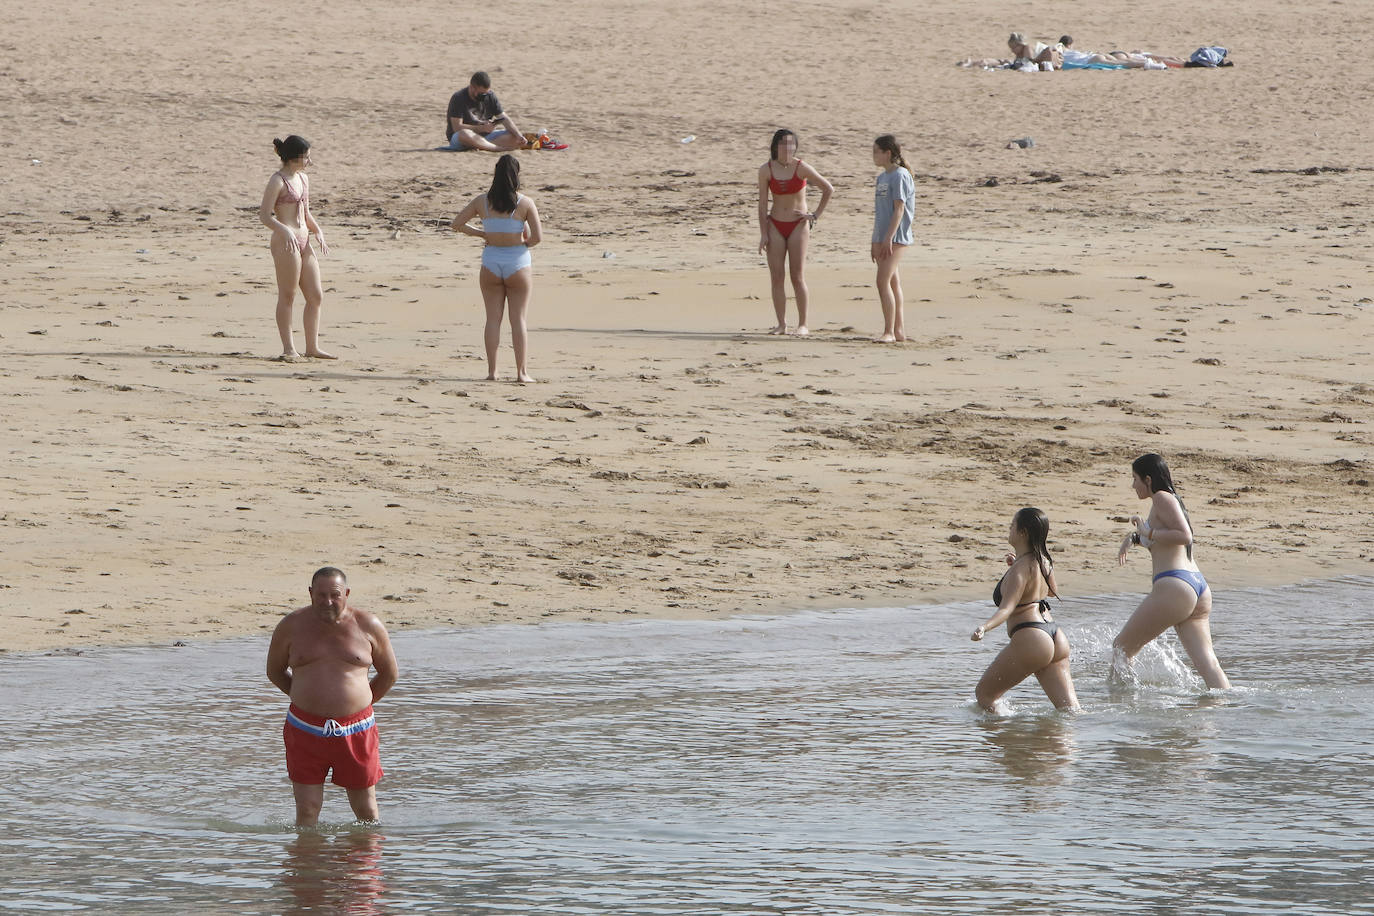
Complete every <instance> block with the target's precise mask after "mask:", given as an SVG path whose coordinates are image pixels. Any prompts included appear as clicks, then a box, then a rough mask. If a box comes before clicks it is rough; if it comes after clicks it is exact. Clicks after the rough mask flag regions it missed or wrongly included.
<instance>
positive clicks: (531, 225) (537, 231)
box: [525, 197, 544, 248]
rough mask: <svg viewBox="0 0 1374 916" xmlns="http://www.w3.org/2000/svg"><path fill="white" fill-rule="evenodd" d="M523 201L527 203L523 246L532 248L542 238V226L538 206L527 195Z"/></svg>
mask: <svg viewBox="0 0 1374 916" xmlns="http://www.w3.org/2000/svg"><path fill="white" fill-rule="evenodd" d="M525 203H527V204H529V208H530V209H529V212H527V213H526V214H525V223H526V226H525V247H526V248H533V247H534V246H535V245H538V244H539V243H540V242H542V241H543V240H544V227H543V225H542V224H541V223H540V222H539V208H538V207H536V206H535V205H534V201H532V200H530V199H529V198H528V197H526V198H525Z"/></svg>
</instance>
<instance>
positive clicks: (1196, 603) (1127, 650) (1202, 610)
mask: <svg viewBox="0 0 1374 916" xmlns="http://www.w3.org/2000/svg"><path fill="white" fill-rule="evenodd" d="M1131 477H1132V486H1133V487H1134V488H1135V495H1136V496H1137V497H1138V498H1140V499H1148V500H1150V512H1149V515H1148V516H1147V517H1146V518H1141V517H1139V516H1132V517H1131V523H1132V524H1133V525H1134V526H1135V531H1133V532H1132V533H1131V534H1129V535H1127V536H1126V539H1125V540H1124V541H1122V542H1121V549H1120V551H1119V552H1118V553H1117V562H1119V563H1122V564H1124V563H1125V562H1126V555H1127V553H1129V552H1130V549H1131V547H1132V546H1136V545H1138V546H1141V547H1145V548H1147V549H1148V550H1149V551H1150V560H1151V562H1152V564H1153V566H1154V578H1153V580H1152V584H1151V588H1150V594H1148V595H1146V596H1145V600H1144V601H1142V602H1140V606H1139V607H1138V608H1136V610H1135V613H1134V614H1132V615H1131V619H1130V620H1128V621H1126V625H1125V626H1123V627H1122V628H1121V632H1120V633H1118V634H1117V637H1116V641H1115V642H1114V643H1113V644H1112V646H1113V649H1114V650H1115V652H1114V658H1113V662H1112V671H1113V673H1114V674H1116V675H1118V676H1121V675H1127V674H1129V672H1130V670H1131V662H1132V659H1134V658H1135V656H1136V655H1137V654H1139V652H1140V650H1141V649H1143V648H1144V647H1145V645H1146V643H1149V642H1150V641H1152V640H1153V639H1155V637H1157V636H1159V635H1160V634H1161V633H1163V632H1164V631H1165V630H1167V629H1168V628H1169V627H1173V628H1174V632H1175V633H1177V634H1178V639H1179V642H1181V643H1183V648H1184V650H1185V651H1187V653H1188V657H1189V658H1191V659H1192V660H1193V666H1194V667H1195V668H1197V671H1198V674H1200V675H1202V679H1203V680H1204V681H1206V682H1207V686H1208V687H1215V688H1223V687H1230V686H1231V681H1230V679H1228V678H1227V677H1226V672H1225V671H1223V670H1222V668H1221V663H1220V662H1218V661H1217V656H1216V653H1215V652H1213V651H1212V628H1211V623H1210V616H1211V613H1212V590H1211V589H1209V588H1208V587H1207V580H1206V579H1204V578H1203V577H1202V573H1200V572H1198V570H1197V564H1196V563H1195V562H1194V561H1193V528H1192V525H1191V523H1190V522H1189V521H1188V513H1187V511H1186V510H1185V509H1184V508H1183V502H1182V501H1181V500H1180V499H1179V498H1178V494H1177V493H1176V492H1175V491H1174V481H1173V477H1172V476H1171V475H1170V473H1169V466H1168V465H1167V464H1165V463H1164V459H1163V458H1161V457H1160V456H1159V455H1154V454H1149V455H1141V456H1140V457H1139V458H1137V459H1136V460H1135V462H1134V463H1133V464H1132V465H1131Z"/></svg>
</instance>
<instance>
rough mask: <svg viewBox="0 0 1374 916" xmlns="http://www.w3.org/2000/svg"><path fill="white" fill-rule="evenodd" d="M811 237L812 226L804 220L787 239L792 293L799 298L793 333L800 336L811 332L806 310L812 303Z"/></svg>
mask: <svg viewBox="0 0 1374 916" xmlns="http://www.w3.org/2000/svg"><path fill="white" fill-rule="evenodd" d="M810 237H811V228H810V226H808V225H807V222H806V220H802V223H801V225H800V226H798V227H797V228H795V229H793V230H792V237H791V238H789V239H788V240H787V267H788V273H789V274H790V275H791V277H792V295H793V296H794V297H796V300H797V329H796V331H794V332H793V333H794V334H796V335H797V336H798V337H805V336H806V335H807V334H810V333H811V330H810V328H808V327H807V326H806V310H807V309H808V308H809V307H810V305H811V291H810V290H809V289H807V288H806V243H807V241H808V240H809V239H810Z"/></svg>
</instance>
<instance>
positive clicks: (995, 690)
mask: <svg viewBox="0 0 1374 916" xmlns="http://www.w3.org/2000/svg"><path fill="white" fill-rule="evenodd" d="M1049 534H1050V521H1049V519H1048V518H1046V517H1045V513H1043V512H1041V511H1040V510H1039V509H1031V508H1027V509H1022V510H1021V511H1020V512H1017V513H1016V515H1015V516H1013V517H1012V520H1011V531H1010V532H1009V533H1008V535H1007V541H1008V543H1010V544H1011V546H1012V549H1013V550H1015V551H1016V553H1015V554H1014V555H1013V554H1007V565H1008V566H1009V567H1011V568H1010V569H1008V570H1007V571H1006V573H1005V574H1004V575H1003V576H1002V581H1000V582H998V583H997V588H995V589H994V590H993V593H992V600H993V603H994V604H996V605H997V613H995V614H993V615H992V616H991V617H989V618H988V619H987V621H986V622H985V623H983V624H982V626H979V627H977V628H976V629H974V631H973V636H972V639H973V640H974V642H977V641H978V640H980V639H982V638H983V635H984V634H985V633H987V631H988V630H992V629H995V628H996V627H999V626H1001V625H1002V624H1003V623H1006V625H1007V634H1008V635H1009V636H1010V642H1008V643H1007V647H1006V648H1005V649H1003V650H1002V651H1001V652H999V653H998V654H997V657H996V658H994V659H993V660H992V664H990V665H988V670H987V671H985V672H983V677H982V679H980V680H979V681H978V689H977V697H978V705H979V706H981V707H983V708H984V709H986V710H989V711H995V710H996V707H997V702H998V700H999V699H1001V697H1002V695H1003V694H1005V693H1006V692H1007V691H1008V690H1010V689H1011V688H1013V687H1015V686H1016V685H1017V684H1019V683H1021V682H1022V681H1024V680H1025V679H1026V678H1027V677H1029V676H1030V675H1032V674H1034V675H1035V677H1036V679H1037V680H1039V681H1040V686H1041V687H1042V688H1044V690H1045V696H1047V697H1049V698H1050V702H1051V703H1053V704H1054V705H1055V706H1057V707H1058V708H1059V709H1077V708H1078V695H1077V694H1076V693H1074V690H1073V678H1072V677H1071V676H1070V675H1069V639H1068V637H1067V636H1065V635H1064V631H1063V630H1061V629H1059V625H1058V624H1056V623H1055V622H1054V621H1053V619H1051V617H1050V603H1049V601H1048V600H1046V599H1047V598H1048V597H1049V596H1050V595H1053V596H1055V597H1056V598H1058V597H1059V589H1058V586H1057V585H1056V584H1055V581H1054V567H1053V564H1052V563H1051V561H1050V552H1049V549H1048V548H1047V547H1046V546H1045V542H1046V540H1047V539H1048V538H1049Z"/></svg>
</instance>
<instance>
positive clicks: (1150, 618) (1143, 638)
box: [1112, 577, 1198, 676]
mask: <svg viewBox="0 0 1374 916" xmlns="http://www.w3.org/2000/svg"><path fill="white" fill-rule="evenodd" d="M1197 600H1198V599H1197V593H1196V592H1194V591H1193V587H1192V586H1191V585H1189V584H1188V583H1187V582H1184V581H1183V580H1182V579H1175V578H1172V577H1166V578H1163V579H1160V580H1159V581H1157V582H1155V583H1154V586H1153V587H1152V588H1151V589H1150V593H1149V594H1148V595H1146V596H1145V600H1144V601H1141V602H1140V606H1139V607H1137V608H1136V609H1135V613H1133V614H1131V617H1130V619H1129V620H1127V621H1126V624H1125V626H1123V627H1122V628H1121V632H1120V633H1118V634H1116V639H1115V640H1114V641H1113V642H1112V673H1113V674H1114V675H1118V676H1120V675H1124V674H1127V673H1129V672H1130V670H1131V662H1132V660H1133V659H1134V658H1135V657H1136V656H1137V655H1138V654H1140V650H1141V649H1143V648H1145V644H1146V643H1148V642H1150V641H1151V640H1153V639H1155V638H1156V637H1157V636H1159V634H1161V633H1163V632H1164V631H1165V630H1167V629H1169V627H1172V626H1175V625H1177V624H1179V623H1181V622H1182V621H1183V620H1185V619H1187V617H1188V615H1189V614H1191V613H1192V612H1193V609H1194V608H1195V607H1196V606H1197Z"/></svg>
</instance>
